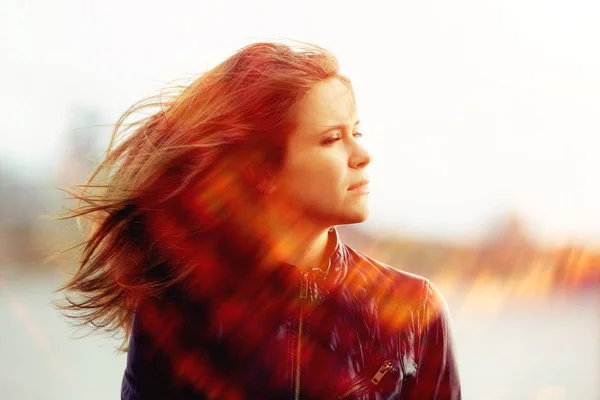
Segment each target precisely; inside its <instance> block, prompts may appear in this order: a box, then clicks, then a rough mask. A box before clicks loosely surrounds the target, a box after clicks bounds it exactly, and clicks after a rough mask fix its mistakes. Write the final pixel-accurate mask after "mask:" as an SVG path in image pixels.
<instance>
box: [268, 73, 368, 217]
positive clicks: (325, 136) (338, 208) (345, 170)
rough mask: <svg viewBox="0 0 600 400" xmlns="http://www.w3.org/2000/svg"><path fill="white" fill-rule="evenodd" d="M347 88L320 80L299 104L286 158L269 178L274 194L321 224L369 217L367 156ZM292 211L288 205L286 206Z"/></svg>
mask: <svg viewBox="0 0 600 400" xmlns="http://www.w3.org/2000/svg"><path fill="white" fill-rule="evenodd" d="M358 122H359V121H358V115H357V112H356V105H355V102H354V96H353V94H352V91H351V89H350V88H349V87H348V86H347V85H346V84H344V83H342V81H340V80H339V79H338V78H329V79H327V80H324V81H322V82H319V83H318V84H317V85H315V86H314V87H313V89H312V90H311V91H309V92H308V94H307V95H306V96H305V98H304V99H303V100H302V101H301V103H300V104H299V107H298V114H297V123H298V125H297V128H296V129H295V130H294V131H293V132H291V134H290V136H289V139H288V142H287V148H286V159H285V161H284V163H283V166H282V169H281V170H280V171H279V173H278V174H277V177H276V179H275V181H274V184H275V191H274V193H273V194H272V195H273V196H274V197H275V198H277V199H281V200H283V203H284V204H285V205H286V207H290V208H293V209H294V210H293V211H294V212H300V214H301V215H304V216H306V217H307V218H310V219H311V220H314V221H316V222H317V223H319V224H321V223H322V224H323V226H331V225H343V224H352V223H358V222H362V221H364V220H366V219H367V217H368V213H369V211H368V204H367V199H368V195H369V194H368V191H369V190H368V186H363V187H362V188H358V189H356V188H352V187H353V186H356V185H357V184H360V183H361V182H364V181H365V180H368V177H367V173H366V171H365V167H366V166H367V165H368V164H369V162H370V161H371V157H370V155H369V153H368V152H367V151H366V150H365V149H364V148H363V147H362V145H361V144H360V136H361V134H360V130H359V127H358ZM290 211H291V210H290Z"/></svg>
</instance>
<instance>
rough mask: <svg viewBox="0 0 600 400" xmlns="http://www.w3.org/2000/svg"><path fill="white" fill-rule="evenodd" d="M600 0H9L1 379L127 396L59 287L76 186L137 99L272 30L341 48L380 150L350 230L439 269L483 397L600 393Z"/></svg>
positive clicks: (4, 17) (391, 258) (107, 347)
mask: <svg viewBox="0 0 600 400" xmlns="http://www.w3.org/2000/svg"><path fill="white" fill-rule="evenodd" d="M599 20H600V3H598V2H595V1H592V0H569V1H567V0H556V1H550V2H549V1H541V0H518V1H517V0H508V1H500V0H497V1H496V0H494V1H486V2H480V1H474V0H457V1H454V2H444V1H441V0H432V1H424V2H409V1H399V2H394V3H391V2H387V1H382V0H373V1H369V2H358V1H356V2H354V1H316V0H308V1H304V2H294V3H291V2H289V3H284V2H274V1H268V0H252V1H247V2H241V1H239V2H236V1H233V0H226V1H221V2H219V3H216V2H215V3H204V2H197V1H191V0H189V1H186V0H174V1H171V2H169V3H166V2H160V3H159V2H154V3H152V2H142V1H135V0H126V1H123V0H120V1H118V2H117V1H115V0H108V1H106V0H105V1H102V2H100V1H87V2H76V1H74V0H56V1H54V2H45V1H41V0H25V1H23V0H20V1H17V0H2V2H1V3H0V49H1V59H0V60H1V62H0V87H1V88H2V90H0V109H1V110H2V111H1V118H0V206H1V208H0V327H1V329H0V398H1V399H7V400H9V399H10V400H12V399H19V400H20V399H114V398H118V397H119V391H120V383H121V377H122V373H123V368H124V364H125V356H124V355H123V354H120V353H118V352H117V351H116V349H115V348H116V346H117V345H118V341H116V340H115V339H114V338H109V337H104V336H102V335H92V336H89V337H85V338H81V339H77V338H78V337H80V336H81V332H77V331H75V330H74V329H73V328H71V327H70V326H69V324H68V322H67V321H66V320H65V318H64V317H62V315H61V314H59V313H58V312H57V311H56V310H54V309H53V308H52V307H51V304H50V302H51V301H52V300H54V299H56V298H58V295H56V294H53V290H54V289H55V288H57V287H58V285H59V284H61V283H62V282H64V280H65V279H66V273H68V272H69V269H70V268H71V269H72V268H73V267H74V264H72V265H65V264H61V263H59V262H50V263H43V259H44V258H45V257H46V256H48V255H49V254H51V253H52V252H54V251H57V250H60V249H64V248H66V247H68V246H69V245H72V244H74V243H76V242H77V240H78V239H80V238H79V236H78V231H77V228H76V226H75V225H74V223H73V222H72V221H66V222H55V221H51V220H48V219H45V218H44V217H43V216H44V215H48V214H57V213H60V212H62V211H64V208H63V207H65V206H68V205H69V203H68V202H67V200H66V199H65V197H66V195H65V194H64V193H63V192H60V191H59V190H57V188H59V187H66V186H67V185H69V184H78V183H84V181H85V178H86V177H87V176H88V175H89V173H90V172H91V170H92V168H93V167H94V166H96V165H97V162H98V161H99V160H101V159H102V156H103V152H104V150H105V148H106V146H107V144H108V140H109V137H110V133H111V126H110V125H111V124H114V123H115V122H116V120H117V119H118V117H119V116H120V114H121V113H122V112H124V111H125V109H126V108H127V107H128V106H129V105H131V104H133V103H134V102H135V101H137V100H139V99H141V98H142V97H145V96H147V95H150V94H154V93H156V92H158V91H159V90H160V89H161V88H163V87H165V86H166V85H167V84H168V83H169V82H172V81H174V80H178V79H182V78H183V79H188V78H190V77H192V76H196V75H197V74H199V73H202V72H203V71H205V70H207V69H209V68H211V67H212V66H214V65H215V64H216V63H217V62H219V61H221V60H222V59H224V58H226V57H228V56H229V55H231V54H232V53H233V52H234V51H235V50H237V49H238V48H239V47H241V46H243V45H245V44H248V43H250V42H254V41H258V40H271V39H281V38H289V39H297V40H304V41H310V42H314V43H316V44H319V45H321V46H324V47H327V48H329V49H330V50H332V51H333V52H334V53H335V54H336V55H337V56H338V58H339V60H340V63H341V65H342V71H343V72H344V73H345V74H347V75H349V76H350V78H351V79H352V81H353V84H354V88H355V91H356V95H357V99H358V107H359V114H360V118H361V120H362V124H361V125H362V126H363V131H364V132H365V138H364V140H365V142H364V143H365V146H367V148H368V149H369V150H370V151H371V153H372V156H373V162H372V164H371V165H370V167H369V168H370V176H371V178H372V184H371V190H372V193H371V195H370V196H371V198H370V200H371V210H372V214H371V218H370V220H369V221H368V222H366V223H364V224H360V225H356V226H349V227H344V228H342V229H341V232H342V235H343V238H344V239H345V241H346V242H347V243H348V244H350V245H353V246H355V247H356V248H358V249H360V250H362V251H365V252H367V253H368V254H370V255H371V256H373V257H375V258H377V259H379V260H381V261H383V262H386V263H388V264H390V265H392V266H394V267H396V268H399V269H403V270H408V271H411V272H414V273H418V274H421V275H424V276H426V277H428V278H430V279H431V280H432V281H433V282H434V283H435V284H436V285H437V286H438V287H439V288H440V289H441V290H442V292H443V293H444V295H445V296H446V299H447V301H448V304H449V307H450V311H451V314H452V322H453V327H454V336H455V343H456V351H457V357H458V362H459V367H460V373H461V378H462V382H463V391H464V398H465V399H599V398H600V289H599V288H600V185H599V181H600V180H599V178H600V174H599V171H600V157H598V152H599V149H600V139H599V138H600V135H599V133H600V132H599V128H600V118H599V116H600V52H598V51H597V43H598V39H599V38H600V24H598V23H597V21H599Z"/></svg>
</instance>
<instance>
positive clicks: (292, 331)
mask: <svg viewBox="0 0 600 400" xmlns="http://www.w3.org/2000/svg"><path fill="white" fill-rule="evenodd" d="M331 232H332V234H334V235H335V240H336V241H337V245H336V247H335V250H334V252H333V254H332V256H331V257H330V260H329V266H328V268H327V269H326V270H321V269H318V268H313V269H310V270H306V271H304V272H303V271H300V270H299V269H298V268H296V267H295V266H293V265H290V264H286V263H282V264H281V265H280V266H279V267H278V268H270V269H260V268H257V269H256V270H252V271H251V272H247V273H246V274H242V275H241V276H240V277H239V279H237V280H236V283H235V285H231V286H230V287H228V288H227V289H224V287H225V286H221V287H220V291H219V293H218V294H216V292H215V293H211V295H210V296H209V297H207V298H205V299H204V300H205V301H203V300H201V299H200V300H199V299H198V298H196V299H195V300H194V301H183V300H181V299H175V300H173V299H171V300H165V299H162V300H160V301H151V300H148V301H145V302H143V303H141V304H140V306H139V307H138V309H137V311H136V314H135V317H134V322H133V328H132V333H131V336H130V342H129V350H128V356H127V366H126V369H125V373H124V376H123V381H122V386H121V399H123V400H138V399H143V400H146V399H303V400H304V399H362V400H367V399H368V400H383V399H460V398H461V388H460V381H459V375H458V370H457V365H456V361H455V357H454V349H453V340H452V332H451V328H450V316H449V312H448V307H447V305H446V302H445V300H444V298H443V297H442V295H441V294H440V292H439V291H438V290H437V289H436V288H435V287H434V286H433V285H432V284H431V283H430V282H429V281H428V280H427V279H425V278H423V277H420V276H418V275H414V274H411V273H408V272H403V271H400V270H397V269H394V268H392V267H390V266H388V265H385V264H383V263H381V262H378V261H376V260H374V259H372V258H370V257H368V256H366V255H364V254H362V253H361V252H359V251H356V250H354V249H352V248H351V247H349V246H347V245H345V244H343V243H341V241H340V239H339V236H338V233H337V230H336V229H332V230H331Z"/></svg>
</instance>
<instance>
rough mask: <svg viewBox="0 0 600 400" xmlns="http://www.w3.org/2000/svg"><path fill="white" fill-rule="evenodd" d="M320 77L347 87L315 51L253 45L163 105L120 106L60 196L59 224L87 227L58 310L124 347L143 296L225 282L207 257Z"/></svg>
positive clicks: (245, 211) (246, 208)
mask: <svg viewBox="0 0 600 400" xmlns="http://www.w3.org/2000/svg"><path fill="white" fill-rule="evenodd" d="M330 77H339V78H340V79H341V80H342V81H343V82H345V83H347V84H349V81H348V80H347V78H345V77H343V76H341V75H339V71H338V63H337V60H336V58H335V57H334V56H333V55H332V54H331V53H329V52H328V51H327V50H325V49H323V48H320V47H318V46H314V45H308V44H303V45H302V46H299V47H297V48H292V47H291V46H289V45H286V44H280V43H255V44H251V45H248V46H246V47H244V48H242V49H240V50H239V51H237V52H236V53H235V54H234V55H233V56H231V57H230V58H228V59H227V60H225V61H224V62H222V63H221V64H219V65H217V66H216V67H215V68H213V69H212V70H209V71H208V72H206V73H204V74H203V75H201V76H200V77H199V78H197V79H196V80H195V81H194V82H193V83H191V84H190V85H189V86H187V87H183V88H180V89H179V90H177V91H175V92H173V93H171V94H170V95H169V96H168V97H167V98H164V97H165V96H164V95H162V94H161V95H158V96H155V97H151V98H147V99H144V100H142V101H140V102H138V103H137V104H135V105H133V106H132V107H130V108H129V109H128V110H127V111H126V112H125V113H124V114H123V115H122V116H121V118H120V119H119V120H118V121H117V123H116V125H115V128H114V131H113V133H112V137H111V141H110V144H109V146H108V150H107V152H106V157H105V159H104V160H103V161H102V162H101V163H100V165H99V166H98V168H97V169H96V170H95V171H94V172H93V174H92V175H91V176H90V178H89V179H88V180H87V183H86V184H84V185H75V186H71V188H70V189H65V190H64V191H65V192H66V193H68V194H70V195H72V196H73V199H74V200H77V206H76V207H75V208H70V209H67V210H68V212H67V214H66V215H65V216H64V217H62V218H59V219H69V218H75V219H76V221H77V222H78V223H79V222H82V221H84V222H86V223H85V224H80V228H81V226H85V227H86V228H88V229H82V231H83V233H84V235H85V237H84V239H85V240H84V241H83V242H82V243H81V244H80V245H79V246H77V247H80V249H81V254H80V255H81V257H80V260H79V261H78V262H77V268H76V271H75V273H74V275H73V276H72V277H71V279H70V280H69V281H68V282H67V283H65V284H64V285H62V286H61V287H60V288H58V289H57V291H64V292H65V299H64V300H66V301H65V302H64V303H63V304H62V305H60V306H59V307H60V308H61V309H62V310H63V312H65V314H66V315H67V316H69V317H71V318H73V319H74V320H75V321H76V322H77V324H78V325H80V326H92V327H93V328H94V329H100V330H104V331H107V332H112V333H118V332H121V333H123V334H124V341H123V346H122V348H125V347H126V345H127V342H128V337H129V333H130V330H131V324H132V320H133V313H134V311H135V309H136V306H137V305H138V304H139V302H140V301H141V300H143V299H146V298H152V297H154V298H160V297H161V296H164V295H165V293H167V291H168V290H169V289H170V288H172V287H176V286H177V285H183V286H185V285H192V284H194V285H196V287H195V289H194V290H195V292H196V293H199V294H198V295H199V296H202V295H206V293H208V292H210V290H211V288H214V286H215V285H218V284H219V282H222V280H223V279H226V277H225V276H224V272H220V271H222V268H219V266H218V265H216V264H217V261H215V259H214V258H215V257H217V256H213V258H211V254H216V252H215V251H211V246H212V247H214V246H217V247H218V242H217V241H215V240H214V238H216V237H220V236H219V234H218V233H217V232H225V231H226V229H225V228H223V227H225V226H229V227H230V228H229V229H230V231H232V232H238V233H239V232H241V233H242V236H243V232H244V229H245V228H244V227H245V226H246V227H247V226H248V224H251V223H252V221H254V218H255V216H256V209H255V208H253V204H257V201H258V199H259V198H260V192H257V190H256V183H257V182H258V181H259V180H260V179H261V175H260V172H261V171H265V170H267V169H273V168H274V169H275V170H276V169H277V168H278V167H280V166H281V163H282V162H283V160H284V157H285V145H286V140H287V136H288V134H289V132H291V131H292V130H293V129H294V127H295V107H296V105H297V104H298V102H299V100H301V99H302V98H303V96H304V95H305V94H306V93H307V92H308V91H309V90H310V89H311V88H312V87H313V86H314V85H315V84H316V83H318V82H320V81H322V80H324V79H327V78H330ZM148 111H150V113H149V114H146V115H150V116H148V117H145V118H143V119H141V120H138V121H136V122H133V123H128V124H126V120H127V119H129V118H130V117H131V116H132V115H134V114H135V113H138V112H148ZM121 139H122V140H121ZM117 142H119V143H117ZM246 236H247V238H248V239H250V238H251V236H252V235H250V234H248V235H246ZM238 245H239V243H236V244H235V246H238ZM213 250H214V249H213ZM224 253H227V250H225V251H224ZM211 260H212V261H211ZM211 262H212V264H211ZM198 263H203V264H204V265H214V268H205V267H203V269H202V274H204V275H206V274H211V276H210V277H207V276H198V269H197V268H196V267H197V265H198ZM219 274H221V275H219Z"/></svg>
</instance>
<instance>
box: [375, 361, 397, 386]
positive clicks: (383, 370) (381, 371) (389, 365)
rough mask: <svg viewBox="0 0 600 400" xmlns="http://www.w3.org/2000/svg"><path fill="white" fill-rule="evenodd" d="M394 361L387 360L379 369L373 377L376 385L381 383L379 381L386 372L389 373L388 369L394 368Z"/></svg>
mask: <svg viewBox="0 0 600 400" xmlns="http://www.w3.org/2000/svg"><path fill="white" fill-rule="evenodd" d="M392 367H393V366H392V363H390V362H389V361H386V362H385V363H384V364H383V365H382V366H381V367H380V368H379V371H377V373H376V374H375V376H374V377H373V379H371V382H373V384H374V385H377V384H378V383H379V381H381V379H382V378H383V377H384V376H385V374H387V373H388V371H389V370H390V369H392Z"/></svg>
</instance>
